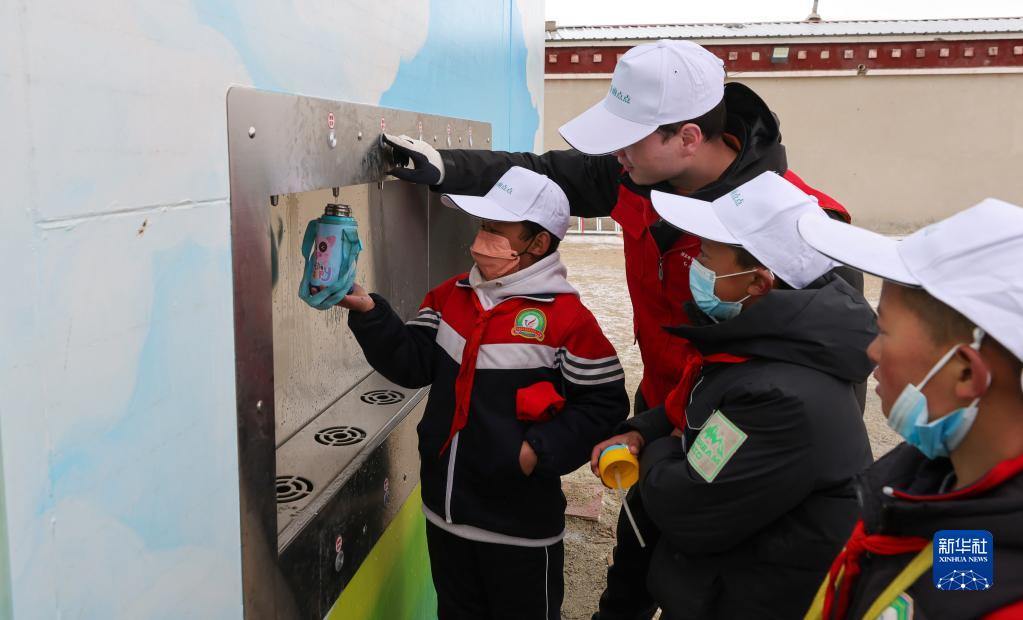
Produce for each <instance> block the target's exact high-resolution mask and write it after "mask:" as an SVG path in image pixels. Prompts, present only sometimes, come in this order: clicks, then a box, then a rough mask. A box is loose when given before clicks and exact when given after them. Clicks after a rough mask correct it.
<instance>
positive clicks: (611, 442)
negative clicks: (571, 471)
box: [590, 431, 644, 478]
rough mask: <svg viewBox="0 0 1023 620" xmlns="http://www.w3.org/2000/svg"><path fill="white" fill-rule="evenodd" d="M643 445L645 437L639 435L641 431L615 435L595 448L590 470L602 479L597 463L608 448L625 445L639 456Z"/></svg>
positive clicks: (591, 455) (592, 453)
mask: <svg viewBox="0 0 1023 620" xmlns="http://www.w3.org/2000/svg"><path fill="white" fill-rule="evenodd" d="M643 443H644V442H643V436H642V435H640V434H639V431H629V432H627V433H622V434H621V435H615V436H614V437H611V438H610V439H606V440H604V441H602V442H600V443H598V444H597V445H595V446H593V452H591V453H590V470H592V471H593V475H594V476H596V477H598V478H600V469H598V468H597V461H599V460H600V453H601V452H603V451H604V449H605V448H607V447H608V446H616V445H625V446H628V447H629V452H631V453H633V454H635V455H636V456H639V453H640V451H641V450H643Z"/></svg>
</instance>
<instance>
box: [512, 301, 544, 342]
mask: <svg viewBox="0 0 1023 620" xmlns="http://www.w3.org/2000/svg"><path fill="white" fill-rule="evenodd" d="M546 331H547V315H546V314H544V313H543V311H542V310H539V309H537V308H526V309H525V310H523V311H521V312H519V313H518V315H516V316H515V326H514V327H512V330H511V333H512V336H521V337H523V338H531V339H533V340H536V341H538V342H542V341H543V336H544V332H546Z"/></svg>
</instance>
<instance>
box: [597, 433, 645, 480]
mask: <svg viewBox="0 0 1023 620" xmlns="http://www.w3.org/2000/svg"><path fill="white" fill-rule="evenodd" d="M597 468H598V469H599V470H600V480H601V481H602V482H603V483H604V486H606V487H607V488H609V489H615V488H617V487H618V482H619V481H621V485H622V488H623V489H627V488H629V487H631V486H632V485H634V484H636V483H637V482H638V481H639V460H638V459H637V458H636V456H635V455H634V454H632V453H631V452H629V447H628V446H626V445H624V444H616V445H613V446H608V447H606V448H604V451H603V452H601V453H600V458H599V459H597ZM616 473H617V474H618V476H617V479H616V477H615V474H616Z"/></svg>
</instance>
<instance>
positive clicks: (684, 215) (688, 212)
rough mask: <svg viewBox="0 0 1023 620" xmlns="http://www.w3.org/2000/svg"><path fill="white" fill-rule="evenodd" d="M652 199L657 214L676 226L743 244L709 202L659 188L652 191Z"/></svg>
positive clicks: (722, 241)
mask: <svg viewBox="0 0 1023 620" xmlns="http://www.w3.org/2000/svg"><path fill="white" fill-rule="evenodd" d="M650 201H651V202H653V203H654V210H655V211H657V215H660V216H661V218H662V219H663V220H664V221H666V222H668V223H669V224H671V225H672V226H674V227H675V228H680V229H682V230H684V231H686V232H688V233H692V234H694V235H696V236H697V237H703V238H704V239H710V240H711V241H717V242H719V243H728V244H730V245H742V243H741V242H740V241H739V240H738V239H736V238H735V236H734V235H732V233H730V232H728V229H727V228H725V225H724V224H722V223H721V220H720V219H718V216H717V214H716V213H714V207H713V205H712V204H711V203H709V202H706V201H703V200H697V199H695V198H687V197H686V196H676V195H675V194H669V193H667V192H659V191H657V190H654V191H652V192H650Z"/></svg>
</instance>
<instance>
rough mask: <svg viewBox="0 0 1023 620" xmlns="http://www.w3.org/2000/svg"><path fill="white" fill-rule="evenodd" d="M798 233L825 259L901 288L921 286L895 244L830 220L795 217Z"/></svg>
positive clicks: (887, 238) (891, 240) (862, 230)
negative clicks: (797, 218) (796, 218)
mask: <svg viewBox="0 0 1023 620" xmlns="http://www.w3.org/2000/svg"><path fill="white" fill-rule="evenodd" d="M799 234H800V236H802V237H803V240H804V241H806V243H807V244H808V245H810V247H812V248H814V249H815V250H817V251H818V252H820V253H821V254H823V255H825V256H827V257H828V258H830V259H832V260H835V261H838V262H840V263H842V264H843V265H848V266H849V267H852V268H853V269H858V270H859V271H863V272H865V273H869V274H871V275H875V276H878V277H879V278H884V279H885V280H890V281H892V282H895V283H896V284H903V285H905V286H921V283H920V280H919V279H918V278H916V277H914V276H913V274H912V273H910V271H909V270H908V269H906V264H905V263H904V262H903V261H902V257H901V256H899V242H898V241H896V240H895V239H891V238H889V237H885V236H884V235H879V234H877V233H875V232H872V231H869V230H865V229H863V228H859V227H857V226H852V225H850V224H846V223H845V222H839V221H837V220H832V219H830V218H822V217H811V216H810V215H809V214H807V215H803V217H801V218H799Z"/></svg>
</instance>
